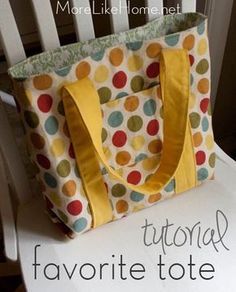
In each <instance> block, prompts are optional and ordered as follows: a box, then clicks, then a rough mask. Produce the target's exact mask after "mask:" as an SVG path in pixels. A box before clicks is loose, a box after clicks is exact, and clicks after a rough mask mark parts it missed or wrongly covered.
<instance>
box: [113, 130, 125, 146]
mask: <svg viewBox="0 0 236 292" xmlns="http://www.w3.org/2000/svg"><path fill="white" fill-rule="evenodd" d="M126 141H127V135H126V134H125V132H123V131H117V132H116V133H115V134H114V135H113V138H112V143H113V145H114V146H116V147H123V146H124V145H125V144H126Z"/></svg>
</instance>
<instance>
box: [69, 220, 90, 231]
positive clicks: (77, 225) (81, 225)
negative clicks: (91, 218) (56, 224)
mask: <svg viewBox="0 0 236 292" xmlns="http://www.w3.org/2000/svg"><path fill="white" fill-rule="evenodd" d="M87 224H88V222H87V219H86V218H84V217H82V218H79V219H78V220H76V221H75V222H74V224H73V228H74V230H75V232H81V231H83V230H84V229H85V228H86V227H87Z"/></svg>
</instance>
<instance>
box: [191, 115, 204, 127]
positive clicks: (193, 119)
mask: <svg viewBox="0 0 236 292" xmlns="http://www.w3.org/2000/svg"><path fill="white" fill-rule="evenodd" d="M189 118H190V123H191V126H192V128H193V129H196V128H198V127H199V125H200V121H201V117H200V115H199V114H198V113H191V114H190V117H189Z"/></svg>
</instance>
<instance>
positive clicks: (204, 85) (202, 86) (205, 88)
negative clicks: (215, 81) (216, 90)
mask: <svg viewBox="0 0 236 292" xmlns="http://www.w3.org/2000/svg"><path fill="white" fill-rule="evenodd" d="M209 88H210V82H209V80H208V79H206V78H203V79H201V80H200V81H199V82H198V91H199V92H200V93H202V94H207V93H208V92H209Z"/></svg>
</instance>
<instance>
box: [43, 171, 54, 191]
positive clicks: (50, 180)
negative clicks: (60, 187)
mask: <svg viewBox="0 0 236 292" xmlns="http://www.w3.org/2000/svg"><path fill="white" fill-rule="evenodd" d="M44 181H45V182H46V184H47V185H48V186H49V187H50V188H52V189H54V188H56V187H57V180H56V179H55V178H54V177H53V176H52V175H51V174H50V173H48V172H46V173H45V174H44Z"/></svg>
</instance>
